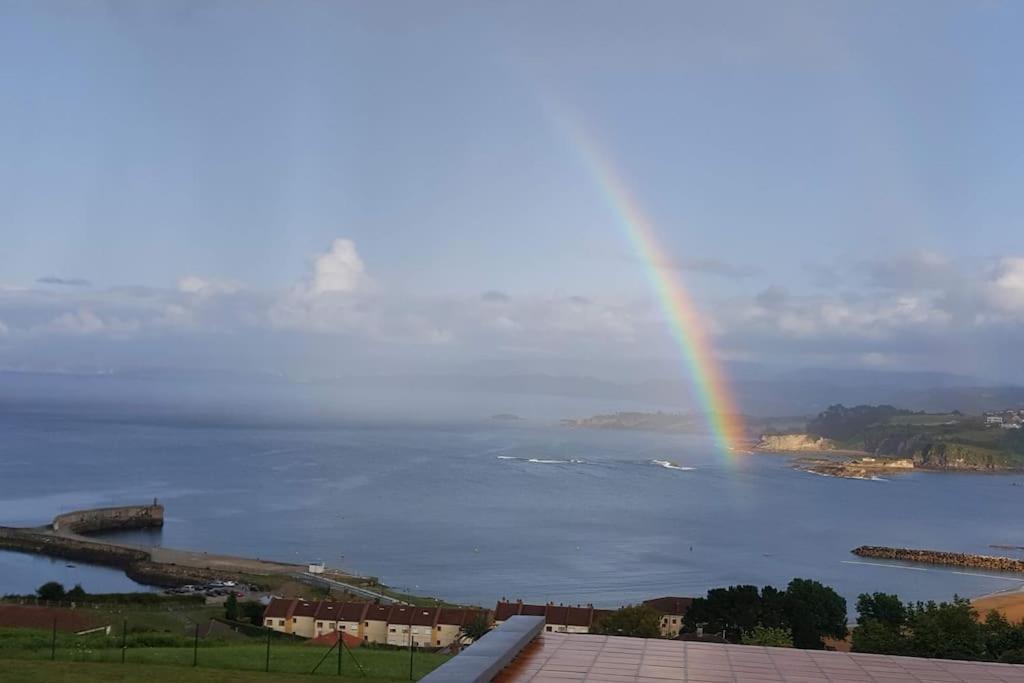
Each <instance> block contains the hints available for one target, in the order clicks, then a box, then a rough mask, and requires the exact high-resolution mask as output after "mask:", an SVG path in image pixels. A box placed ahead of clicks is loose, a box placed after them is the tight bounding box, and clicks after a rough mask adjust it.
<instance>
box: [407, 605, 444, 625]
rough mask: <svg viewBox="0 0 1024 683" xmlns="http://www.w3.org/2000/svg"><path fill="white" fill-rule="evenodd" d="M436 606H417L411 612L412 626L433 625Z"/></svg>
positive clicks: (435, 617)
mask: <svg viewBox="0 0 1024 683" xmlns="http://www.w3.org/2000/svg"><path fill="white" fill-rule="evenodd" d="M438 611H440V610H438V608H437V607H417V608H416V609H414V610H413V612H412V624H413V626H433V625H434V624H436V623H437V616H438V615H437V613H438Z"/></svg>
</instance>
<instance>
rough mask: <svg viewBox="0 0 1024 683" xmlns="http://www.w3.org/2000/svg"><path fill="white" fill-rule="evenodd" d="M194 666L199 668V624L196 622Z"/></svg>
mask: <svg viewBox="0 0 1024 683" xmlns="http://www.w3.org/2000/svg"><path fill="white" fill-rule="evenodd" d="M192 666H199V622H198V621H197V622H196V640H195V644H194V645H193V646H192Z"/></svg>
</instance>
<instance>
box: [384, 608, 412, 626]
mask: <svg viewBox="0 0 1024 683" xmlns="http://www.w3.org/2000/svg"><path fill="white" fill-rule="evenodd" d="M413 609H414V608H413V607H410V606H409V605H395V606H393V607H392V608H391V613H390V614H388V623H389V624H408V623H410V622H411V621H412V613H413Z"/></svg>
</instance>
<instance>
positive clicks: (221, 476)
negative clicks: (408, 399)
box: [0, 399, 1024, 606]
mask: <svg viewBox="0 0 1024 683" xmlns="http://www.w3.org/2000/svg"><path fill="white" fill-rule="evenodd" d="M556 417H557V416H556ZM656 461H670V462H672V463H675V464H677V465H679V466H681V467H684V468H690V469H672V468H668V467H665V466H662V465H659V464H657V462H656ZM788 463H789V460H788V458H786V457H784V456H768V455H757V456H732V457H726V456H724V455H722V454H720V453H717V452H716V451H715V449H714V448H713V447H712V445H711V444H710V442H709V441H708V440H707V439H705V438H703V437H699V436H674V435H663V434H643V433H632V432H611V431H584V430H571V429H567V428H563V427H559V426H554V425H551V424H550V423H545V422H544V421H541V420H526V421H522V422H511V423H501V422H494V421H490V420H486V419H474V420H463V421H445V422H441V421H437V420H434V421H431V422H426V421H418V422H415V423H413V422H410V421H403V420H394V421H384V422H382V421H362V422H358V423H355V422H345V421H344V420H340V419H337V418H331V419H318V420H315V421H302V420H291V419H283V418H282V419H274V418H273V417H272V416H268V414H266V413H261V414H260V415H258V416H253V417H251V418H247V417H246V416H245V415H239V414H237V413H233V414H231V415H226V414H225V415H219V416H218V415H216V414H213V413H211V412H209V411H202V412H197V411H196V410H195V409H194V408H190V407H188V406H187V405H186V406H183V407H179V408H167V407H164V408H161V409H160V410H155V409H152V408H142V407H138V406H133V405H131V404H123V405H121V404H118V405H115V404H103V405H97V404H92V403H89V402H83V401H79V400H78V399H76V400H75V401H71V402H59V403H58V402H49V401H41V400H33V401H30V402H19V401H17V400H7V401H6V403H5V404H4V410H3V412H2V413H0V523H4V524H15V525H21V524H26V525H27V524H41V523H46V522H47V521H49V519H50V518H51V517H52V516H53V515H54V514H56V513H57V512H60V511H62V510H69V509H73V508H80V507H87V506H98V505H116V504H127V503H138V502H145V501H149V500H151V499H153V498H154V497H158V498H159V499H160V500H161V502H163V503H164V504H165V505H166V506H167V521H166V526H165V527H164V529H163V531H162V532H159V533H156V534H143V535H141V536H136V538H141V539H142V540H143V541H145V542H152V543H160V544H164V545H167V546H170V547H179V548H189V549H198V550H207V551H210V552H221V553H234V554H240V555H246V556H254V557H261V558H272V559H278V560H286V561H287V560H291V561H296V562H307V561H317V560H323V561H326V562H327V563H328V564H330V565H336V566H337V565H340V566H342V567H344V568H346V569H350V570H353V571H356V572H360V573H365V574H371V575H375V576H378V577H380V578H381V579H382V580H383V581H385V582H386V583H388V584H390V585H392V586H396V587H400V588H407V589H409V590H411V591H415V592H419V593H424V594H432V595H437V596H441V597H444V598H446V599H448V600H453V601H464V602H471V603H478V604H482V605H490V604H492V603H494V602H495V601H496V600H497V599H499V598H501V597H503V596H505V597H509V598H523V599H524V600H533V601H546V600H553V601H556V602H572V603H576V602H581V603H585V602H590V603H594V604H596V605H600V606H615V605H619V604H621V603H625V602H630V601H636V600H640V599H643V598H648V597H654V596H659V595H664V594H675V595H696V594H701V593H703V592H704V591H705V590H707V589H708V588H710V587H714V586H722V585H729V584H736V583H753V584H776V585H784V584H785V583H786V582H787V581H788V580H789V579H791V578H792V577H794V576H800V577H810V578H814V579H818V580H820V581H823V582H824V583H826V584H829V585H832V586H834V587H835V588H836V589H838V590H839V591H840V592H841V593H842V594H843V595H845V596H846V597H847V598H848V600H850V601H851V602H852V600H853V599H854V598H855V597H856V595H857V594H858V593H860V592H863V591H876V590H882V591H888V592H895V593H898V594H899V595H900V596H902V597H903V598H905V599H931V598H935V599H946V598H949V597H951V596H952V595H953V594H954V593H959V594H961V595H976V594H981V593H987V592H992V591H996V590H1001V589H1006V588H1011V587H1015V586H1019V585H1021V584H1022V583H1024V577H1021V576H1013V575H999V574H995V573H970V572H955V571H951V570H946V569H940V568H926V567H910V566H899V565H888V566H886V565H879V564H875V563H859V559H858V558H857V557H855V556H853V555H851V554H850V553H849V551H850V549H851V548H853V547H855V546H857V545H860V544H877V545H897V546H911V547H921V548H934V549H944V550H957V551H973V552H1007V551H992V550H991V549H990V548H989V547H988V545H989V544H993V543H996V544H1010V545H1024V529H1022V527H1021V526H1020V524H1019V520H1020V517H1021V512H1022V511H1024V487H1022V486H1019V485H1015V484H1020V483H1021V481H1022V477H1018V476H985V475H952V474H922V473H917V474H911V475H907V476H899V477H893V478H891V480H889V481H853V480H843V479H835V478H827V477H821V476H815V475H812V474H807V473H801V472H797V471H794V470H792V469H790V467H789V465H788ZM49 579H56V580H60V581H63V582H65V583H74V582H81V583H82V584H83V585H84V586H85V588H86V589H87V590H94V591H101V590H120V589H127V588H129V587H133V584H132V582H130V581H129V580H128V579H126V578H125V577H124V576H123V575H121V574H120V573H119V572H116V571H112V570H105V569H101V568H93V567H87V566H82V565H79V566H76V567H68V566H66V563H65V562H63V561H53V560H48V559H45V558H35V557H30V556H26V555H20V554H16V553H4V552H0V593H7V592H29V591H31V590H33V589H34V588H35V587H36V586H38V585H39V584H40V583H42V582H43V581H44V580H49Z"/></svg>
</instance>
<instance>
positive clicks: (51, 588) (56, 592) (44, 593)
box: [36, 581, 65, 602]
mask: <svg viewBox="0 0 1024 683" xmlns="http://www.w3.org/2000/svg"><path fill="white" fill-rule="evenodd" d="M36 595H38V596H39V599H40V600H49V601H51V602H60V601H61V600H63V599H64V596H65V593H64V585H63V584H60V583H57V582H56V581H47V582H46V583H44V584H43V585H42V586H40V587H39V588H37V589H36Z"/></svg>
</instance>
